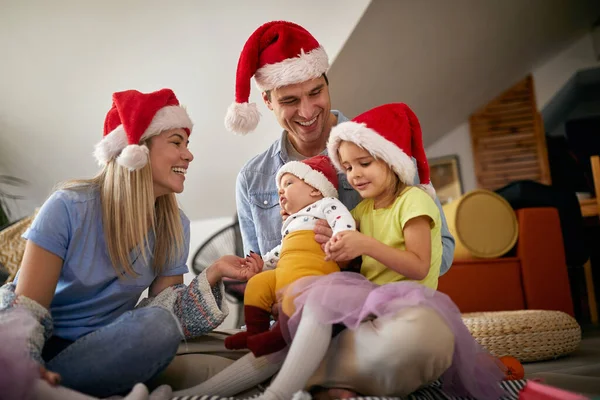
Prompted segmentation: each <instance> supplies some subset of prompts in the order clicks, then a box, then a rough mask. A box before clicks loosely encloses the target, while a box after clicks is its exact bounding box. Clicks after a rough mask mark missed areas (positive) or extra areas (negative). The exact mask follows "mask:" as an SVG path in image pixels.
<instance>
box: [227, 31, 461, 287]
mask: <svg viewBox="0 0 600 400" xmlns="http://www.w3.org/2000/svg"><path fill="white" fill-rule="evenodd" d="M297 55H299V56H297ZM328 67H329V63H328V60H327V54H326V53H325V50H324V49H323V47H321V46H320V45H319V43H318V42H317V41H316V39H315V38H314V37H312V35H311V34H310V33H309V32H307V31H306V30H305V29H304V28H302V27H300V26H298V25H295V24H291V23H289V22H282V21H274V22H270V23H266V24H264V25H263V26H261V27H260V28H258V29H257V30H256V31H255V32H254V33H253V34H252V36H251V37H250V38H249V39H248V41H247V42H246V45H245V46H244V49H243V50H242V54H241V56H240V60H239V63H238V70H237V76H236V96H235V97H236V102H235V103H233V104H232V105H231V106H230V107H229V110H228V113H227V116H226V120H225V125H226V127H227V128H228V129H229V130H231V131H233V132H236V133H241V134H246V133H248V132H250V131H252V130H254V129H255V128H256V126H257V124H258V120H259V114H258V109H257V108H256V104H249V103H248V98H249V96H250V79H251V77H252V76H254V78H255V80H256V83H257V85H258V87H259V88H260V89H261V90H262V96H263V100H264V102H265V104H266V105H267V107H268V108H269V110H271V111H273V114H274V115H275V118H276V119H277V122H279V125H280V126H281V127H282V128H283V133H282V135H281V138H280V139H278V140H276V141H275V142H274V143H273V144H272V145H271V146H270V147H269V148H268V149H267V150H266V151H264V152H263V153H261V154H259V155H257V156H256V157H254V158H252V159H251V160H250V161H248V163H246V165H245V166H244V167H243V168H242V170H241V171H240V173H239V174H238V177H237V183H236V202H237V212H238V218H239V222H240V229H241V232H242V239H243V243H244V251H245V253H246V254H250V251H254V252H257V253H259V254H266V253H267V252H268V251H269V250H271V249H273V248H274V247H275V246H277V245H278V244H279V243H280V242H281V225H282V218H281V215H280V207H279V194H278V193H277V185H276V183H275V174H276V173H277V170H278V169H279V168H280V167H281V166H282V165H283V164H284V163H286V162H288V161H300V160H303V159H305V158H308V157H312V156H315V155H317V154H325V155H326V154H327V150H326V144H327V140H328V138H329V132H330V131H331V128H332V127H333V126H335V125H336V124H338V123H340V122H344V121H347V120H348V118H346V116H344V115H343V114H342V113H341V112H340V111H337V110H332V109H331V100H330V97H329V82H328V80H327V76H326V75H325V73H326V71H327V69H328ZM338 179H339V183H340V185H339V186H340V189H339V198H340V200H341V201H342V203H344V205H346V207H348V209H350V210H351V209H353V208H354V207H355V206H356V205H357V204H358V203H359V202H360V201H361V198H360V196H359V195H358V193H357V192H356V191H355V190H354V189H353V188H352V187H351V186H350V184H349V183H348V181H347V180H346V175H345V174H344V173H339V174H338ZM415 179H416V182H415V183H418V176H417V177H416V178H415ZM435 201H436V204H437V205H438V208H439V209H440V214H441V217H442V244H443V248H444V252H443V256H442V265H441V267H440V275H443V274H444V273H446V272H447V271H448V269H449V268H450V266H451V264H452V259H453V256H454V238H453V237H452V235H451V234H450V232H449V230H448V225H447V223H446V218H445V217H444V213H443V211H442V207H441V204H440V202H439V199H437V198H436V199H435ZM315 232H316V233H317V234H318V236H317V240H318V241H320V242H324V241H326V240H327V238H328V236H331V229H329V228H328V227H327V226H326V225H325V224H323V225H318V226H317V227H316V228H315ZM323 234H324V235H323ZM319 235H320V236H319Z"/></svg>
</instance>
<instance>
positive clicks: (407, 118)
mask: <svg viewBox="0 0 600 400" xmlns="http://www.w3.org/2000/svg"><path fill="white" fill-rule="evenodd" d="M342 141H347V142H352V143H354V144H356V145H357V146H359V147H362V148H363V149H365V150H367V151H368V152H369V153H371V155H373V157H375V158H377V159H380V160H383V161H385V162H386V163H387V164H388V165H389V166H390V167H391V168H392V170H393V171H394V172H395V173H396V175H398V178H399V179H400V181H402V183H404V184H406V185H409V186H411V185H413V184H414V181H415V174H416V173H417V172H418V173H419V181H420V186H421V187H422V188H423V189H424V190H425V191H426V192H427V193H428V194H429V195H430V196H431V197H433V198H435V189H434V188H433V186H432V185H431V181H430V178H429V164H428V163H427V156H426V155H425V149H424V148H423V135H422V132H421V124H420V123H419V120H418V119H417V116H416V115H415V113H414V112H413V111H412V110H411V109H410V108H409V107H408V106H407V105H406V104H404V103H393V104H385V105H382V106H379V107H375V108H373V109H371V110H369V111H367V112H365V113H362V114H361V115H359V116H358V117H356V118H354V119H352V120H351V121H347V122H342V123H341V124H339V125H337V126H335V127H333V129H332V130H331V134H330V135H329V141H328V143H327V152H328V153H329V157H330V158H331V161H332V162H333V164H334V165H335V167H336V168H337V169H339V170H340V171H343V167H342V165H341V163H340V159H339V155H338V149H339V147H340V144H341V142H342ZM411 157H414V159H415V160H416V162H417V169H415V163H414V162H413V160H412V158H411Z"/></svg>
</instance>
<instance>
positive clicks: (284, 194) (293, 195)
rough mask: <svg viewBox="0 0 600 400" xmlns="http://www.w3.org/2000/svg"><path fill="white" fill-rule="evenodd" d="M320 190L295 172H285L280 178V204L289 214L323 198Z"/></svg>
mask: <svg viewBox="0 0 600 400" xmlns="http://www.w3.org/2000/svg"><path fill="white" fill-rule="evenodd" d="M322 198H323V195H322V194H321V192H320V191H318V190H317V189H315V188H314V187H312V186H310V185H309V184H308V183H306V182H304V181H303V180H302V179H300V178H298V177H297V176H296V175H293V174H283V175H282V176H281V179H280V180H279V205H280V206H281V208H283V209H284V210H285V212H287V213H288V214H289V215H292V214H294V213H297V212H298V211H300V210H302V209H303V208H304V207H306V206H308V205H309V204H312V203H314V202H315V201H317V200H319V199H322Z"/></svg>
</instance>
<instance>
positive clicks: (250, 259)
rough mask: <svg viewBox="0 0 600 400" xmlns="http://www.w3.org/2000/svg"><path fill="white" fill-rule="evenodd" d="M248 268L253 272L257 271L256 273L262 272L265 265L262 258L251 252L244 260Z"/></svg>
mask: <svg viewBox="0 0 600 400" xmlns="http://www.w3.org/2000/svg"><path fill="white" fill-rule="evenodd" d="M244 260H245V263H246V266H248V267H249V268H250V269H252V271H256V273H258V272H261V271H262V270H263V267H264V265H265V263H264V261H263V259H262V257H261V256H259V255H258V254H256V253H255V252H253V251H251V252H250V254H249V255H247V256H246V258H245V259H244Z"/></svg>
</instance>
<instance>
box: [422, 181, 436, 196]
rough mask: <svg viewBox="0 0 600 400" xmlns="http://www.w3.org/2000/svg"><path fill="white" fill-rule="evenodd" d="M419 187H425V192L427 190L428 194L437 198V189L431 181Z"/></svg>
mask: <svg viewBox="0 0 600 400" xmlns="http://www.w3.org/2000/svg"><path fill="white" fill-rule="evenodd" d="M419 187H420V188H421V189H423V190H424V191H425V192H427V194H428V195H430V196H431V198H432V199H434V200H435V196H436V194H435V189H434V188H433V185H432V184H431V183H428V184H426V185H419Z"/></svg>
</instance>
